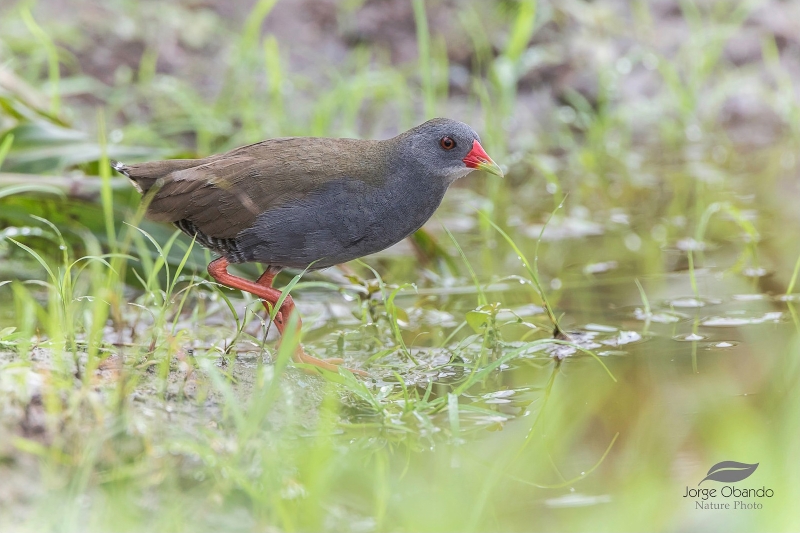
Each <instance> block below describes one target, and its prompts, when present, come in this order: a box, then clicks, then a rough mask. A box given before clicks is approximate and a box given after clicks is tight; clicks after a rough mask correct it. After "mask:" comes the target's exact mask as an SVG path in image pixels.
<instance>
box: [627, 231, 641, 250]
mask: <svg viewBox="0 0 800 533" xmlns="http://www.w3.org/2000/svg"><path fill="white" fill-rule="evenodd" d="M641 247H642V238H641V237H639V236H638V235H636V234H635V233H628V234H627V235H625V248H627V249H628V250H630V251H631V252H638V251H639V249H640V248H641Z"/></svg>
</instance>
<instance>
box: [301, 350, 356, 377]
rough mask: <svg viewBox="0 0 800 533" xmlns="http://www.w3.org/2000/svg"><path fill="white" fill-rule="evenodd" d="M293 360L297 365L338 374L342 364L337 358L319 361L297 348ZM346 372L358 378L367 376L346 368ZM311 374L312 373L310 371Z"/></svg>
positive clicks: (341, 360) (342, 361) (342, 360)
mask: <svg viewBox="0 0 800 533" xmlns="http://www.w3.org/2000/svg"><path fill="white" fill-rule="evenodd" d="M294 360H295V362H297V363H303V364H305V365H312V366H315V367H317V368H322V369H324V370H327V371H329V372H334V373H338V372H339V365H341V364H342V363H344V359H341V358H339V357H334V358H330V359H319V358H318V357H314V356H313V355H308V354H307V353H306V352H305V351H304V350H303V348H302V347H298V348H297V351H296V352H295V355H294ZM345 368H346V367H345ZM347 370H349V371H350V372H352V373H353V374H356V375H359V376H363V377H366V376H368V375H369V374H367V373H366V372H364V371H363V370H356V369H353V368H348V369H347ZM311 372H313V371H311Z"/></svg>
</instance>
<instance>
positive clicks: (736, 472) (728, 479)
mask: <svg viewBox="0 0 800 533" xmlns="http://www.w3.org/2000/svg"><path fill="white" fill-rule="evenodd" d="M756 468H758V463H756V464H752V465H749V464H747V463H737V462H736V461H722V462H721V463H717V464H715V465H714V466H712V467H711V469H710V470H709V471H708V474H707V475H706V477H705V478H703V481H706V480H708V479H710V480H712V481H721V482H723V483H736V482H737V481H741V480H743V479H747V478H749V477H750V476H751V475H752V474H753V472H755V471H756ZM703 481H701V482H700V483H698V485H700V484H701V483H703Z"/></svg>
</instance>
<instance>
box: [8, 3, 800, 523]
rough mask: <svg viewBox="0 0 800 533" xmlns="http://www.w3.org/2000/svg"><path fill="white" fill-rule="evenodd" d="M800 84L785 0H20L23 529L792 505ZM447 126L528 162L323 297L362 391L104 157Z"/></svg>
mask: <svg viewBox="0 0 800 533" xmlns="http://www.w3.org/2000/svg"><path fill="white" fill-rule="evenodd" d="M799 80H800V3H798V2H793V1H789V0H786V1H778V0H772V1H767V0H753V1H738V0H680V1H678V0H651V1H646V0H640V1H631V2H628V1H615V0H603V1H594V2H585V1H578V0H574V1H573V0H567V1H558V2H555V1H544V0H539V1H535V0H497V1H484V0H427V1H423V0H341V1H338V2H337V1H333V0H259V1H240V2H223V1H221V0H207V1H189V0H173V1H168V2H166V1H161V2H158V1H140V2H134V1H130V0H108V1H106V2H103V3H98V2H92V1H89V0H66V1H65V0H24V1H15V0H4V1H3V2H2V4H0V476H1V477H2V479H3V480H4V481H3V483H2V484H0V527H2V528H3V529H4V530H9V531H17V530H20V531H27V530H35V531H43V530H58V531H73V530H75V531H78V530H80V531H87V530H91V531H94V530H97V531H127V530H131V531H133V530H142V529H155V530H159V531H205V530H209V531H211V530H220V529H223V530H228V531H254V530H255V531H284V530H286V531H292V530H301V531H306V530H310V531H318V530H332V531H340V530H342V531H343V530H347V531H385V530H392V531H456V530H458V531H462V530H463V531H488V530H493V531H587V530H592V531H599V530H603V531H605V530H608V531H692V530H700V529H702V530H704V531H766V530H769V531H797V530H798V529H800V514H798V512H797V511H796V509H795V506H794V504H795V502H797V501H798V498H800V469H798V468H796V467H795V466H793V465H795V462H796V459H795V457H794V452H795V451H796V450H797V449H798V447H799V446H800V402H799V400H800V398H799V397H798V396H800V395H799V394H798V388H797V386H798V377H799V374H798V373H799V372H800V366H798V355H800V345H799V344H798V331H800V319H798V314H797V310H796V302H797V301H800V294H798V293H800V289H798V290H796V288H797V287H796V278H797V276H798V271H799V270H800V268H799V267H800V260H798V257H799V256H800V239H798V230H797V228H798V224H800V210H798V208H797V205H798V204H799V203H800V167H798V165H799V163H798V156H800V88H799V87H798V81H799ZM435 116H446V117H450V118H454V119H457V120H461V121H464V122H467V123H468V124H470V125H471V126H472V127H473V128H474V129H475V130H476V131H478V132H479V134H480V135H481V139H482V142H483V145H484V147H485V148H486V150H487V152H488V153H490V154H491V155H492V157H493V159H494V160H495V161H497V162H498V163H499V164H501V166H503V167H504V169H505V170H506V179H504V180H499V179H495V178H494V177H491V176H486V175H482V174H479V173H473V174H471V175H470V176H469V177H467V178H465V179H462V180H459V182H458V183H457V184H456V185H455V186H454V187H453V188H451V190H450V192H449V193H448V195H447V197H446V198H445V201H444V203H443V205H442V207H441V209H440V210H439V212H438V213H437V215H436V216H435V217H434V218H433V219H432V220H431V221H430V222H429V223H428V224H427V225H426V226H425V228H423V230H422V231H420V232H418V233H417V234H416V235H415V236H414V237H413V238H411V239H408V240H407V241H406V242H403V243H400V244H398V245H397V246H395V247H393V248H391V249H389V250H386V251H384V252H381V253H379V254H376V255H374V256H371V257H368V258H366V259H365V260H364V262H358V263H353V264H348V265H346V266H344V267H337V268H333V269H329V270H327V271H323V272H316V273H312V274H308V275H306V276H303V277H302V279H301V280H300V281H299V282H298V283H297V284H296V285H295V286H294V288H293V295H294V296H295V299H296V301H297V303H298V308H299V310H300V312H301V313H302V314H303V317H304V320H305V323H304V324H305V326H306V327H305V330H304V344H305V346H306V348H307V349H308V350H309V351H310V352H312V353H315V354H317V355H320V356H327V357H343V358H344V359H345V360H346V361H347V364H348V365H350V366H351V367H354V368H367V369H369V371H370V374H371V377H370V378H369V379H367V380H363V381H362V380H358V379H356V378H354V377H352V376H350V375H347V374H343V375H338V376H337V375H329V374H326V375H324V376H322V377H317V376H309V375H307V374H305V373H303V372H302V371H301V370H299V369H294V368H286V360H287V358H288V354H289V353H290V352H289V350H288V349H287V350H278V348H277V347H276V344H275V343H274V342H273V340H274V337H275V335H274V332H272V331H269V330H268V327H267V325H266V324H265V322H264V321H263V320H262V319H261V318H260V317H259V316H258V315H257V313H258V312H260V311H259V302H257V301H253V300H252V298H250V299H248V298H247V295H240V294H238V293H234V292H232V291H227V290H222V289H220V288H219V287H216V286H214V285H213V284H211V283H209V281H208V278H207V276H206V275H205V265H206V264H207V262H208V260H209V259H210V258H211V256H210V255H209V253H208V252H207V251H205V250H202V249H199V248H196V247H193V246H191V243H190V241H189V240H188V239H186V238H185V236H183V235H178V234H177V233H176V232H175V231H174V228H170V227H167V226H163V225H159V224H155V223H152V222H148V221H146V220H142V217H141V213H140V212H138V211H137V206H138V200H139V198H138V194H137V193H136V192H135V191H134V190H133V188H132V187H131V186H130V184H129V183H128V181H127V180H125V179H124V178H122V177H121V176H118V175H112V172H111V170H110V168H109V166H108V161H109V160H110V159H117V160H122V161H124V162H136V161H144V160H151V159H159V158H173V157H204V156H207V155H211V154H213V153H218V152H221V151H225V150H228V149H231V148H234V147H237V146H240V145H243V144H247V143H252V142H256V141H258V140H261V139H264V138H268V137H276V136H292V135H303V136H306V135H311V136H328V137H364V138H387V137H390V136H393V135H396V134H397V133H399V132H401V131H403V130H406V129H408V128H410V127H412V126H414V125H417V124H419V123H421V122H422V121H424V120H426V119H428V118H432V117H435ZM239 273H240V274H241V275H246V276H251V277H255V276H257V275H258V273H259V270H258V268H257V266H256V265H247V266H244V267H242V269H241V270H240V272H239ZM296 274H298V273H297V272H287V273H283V274H282V275H281V277H280V278H279V280H278V285H279V286H280V285H282V284H286V283H289V282H290V280H292V279H293V277H294V276H295V275H296ZM544 298H546V299H547V300H548V301H549V304H550V306H549V307H550V309H551V310H552V311H553V313H552V316H550V315H548V313H547V312H546V311H547V310H546V309H545V307H546V306H545V302H544ZM554 321H558V323H559V326H560V328H561V329H563V330H565V331H566V332H567V336H566V337H564V338H566V339H567V341H564V342H566V343H567V344H558V343H557V342H553V339H552V338H553V330H554V323H553V322H554ZM273 329H274V328H273ZM264 339H266V340H267V342H266V343H264V342H263V341H264ZM726 460H727V461H738V462H741V463H745V464H748V465H753V464H756V463H757V464H758V467H757V468H756V470H755V471H754V472H753V474H752V475H751V476H750V477H748V478H747V479H746V480H742V481H740V482H737V483H736V484H735V486H737V487H739V488H762V487H765V488H769V489H771V490H772V491H773V493H774V496H773V497H770V498H749V499H748V498H746V499H740V500H743V501H745V502H746V503H758V504H761V505H762V506H763V507H762V508H759V509H745V510H740V509H737V510H720V509H713V510H712V509H702V508H700V507H702V505H701V506H700V507H698V506H697V504H696V501H695V500H696V499H694V498H689V497H684V494H685V493H686V490H687V487H689V488H695V487H697V484H698V483H699V482H700V481H701V480H702V479H703V478H704V477H705V476H706V474H707V473H708V471H709V469H710V468H711V467H712V466H713V465H715V464H717V463H719V462H721V461H726ZM723 486H726V485H724V484H721V483H718V482H716V481H706V482H704V483H703V485H702V486H701V487H702V488H706V487H708V488H717V489H718V490H719V489H720V488H722V487H723ZM735 500H737V498H723V497H719V496H718V497H717V498H716V499H715V500H713V501H714V502H716V503H729V504H731V506H733V503H734V501H735ZM700 501H701V502H702V500H700Z"/></svg>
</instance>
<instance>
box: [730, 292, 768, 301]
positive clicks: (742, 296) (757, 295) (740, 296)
mask: <svg viewBox="0 0 800 533" xmlns="http://www.w3.org/2000/svg"><path fill="white" fill-rule="evenodd" d="M767 298H769V296H767V295H766V294H762V293H755V294H734V295H733V299H734V300H739V301H740V302H755V301H758V300H766V299H767Z"/></svg>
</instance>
